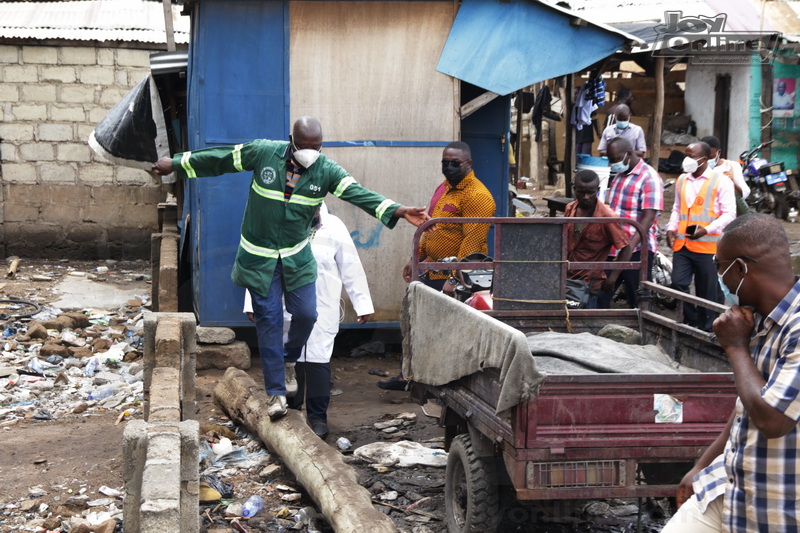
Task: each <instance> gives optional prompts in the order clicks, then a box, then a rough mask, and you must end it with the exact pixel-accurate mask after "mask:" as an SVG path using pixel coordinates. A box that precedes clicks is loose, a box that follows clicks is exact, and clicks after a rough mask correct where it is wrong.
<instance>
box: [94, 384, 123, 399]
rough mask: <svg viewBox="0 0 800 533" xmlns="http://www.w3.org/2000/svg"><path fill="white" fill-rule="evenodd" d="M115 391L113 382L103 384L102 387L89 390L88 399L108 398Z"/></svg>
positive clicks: (115, 387)
mask: <svg viewBox="0 0 800 533" xmlns="http://www.w3.org/2000/svg"><path fill="white" fill-rule="evenodd" d="M115 392H117V386H116V385H114V384H108V385H103V386H102V387H98V388H96V389H94V390H92V391H89V399H90V400H102V399H103V398H108V397H109V396H112V395H113V394H114V393H115Z"/></svg>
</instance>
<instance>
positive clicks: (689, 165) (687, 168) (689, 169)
mask: <svg viewBox="0 0 800 533" xmlns="http://www.w3.org/2000/svg"><path fill="white" fill-rule="evenodd" d="M700 159H702V157H701V158H700ZM699 166H700V164H699V163H698V162H697V159H692V158H691V157H689V156H686V157H684V158H683V163H681V168H683V171H684V172H686V173H687V174H694V172H695V171H696V170H697V167H699Z"/></svg>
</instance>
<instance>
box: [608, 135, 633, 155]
mask: <svg viewBox="0 0 800 533" xmlns="http://www.w3.org/2000/svg"><path fill="white" fill-rule="evenodd" d="M611 146H616V147H617V148H619V149H620V150H622V151H623V152H632V151H633V145H632V144H631V142H630V141H629V140H628V139H626V138H625V137H614V138H613V139H611V140H610V141H608V148H611Z"/></svg>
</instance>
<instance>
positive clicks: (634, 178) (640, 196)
mask: <svg viewBox="0 0 800 533" xmlns="http://www.w3.org/2000/svg"><path fill="white" fill-rule="evenodd" d="M608 161H609V163H610V164H611V171H612V172H616V174H617V175H616V177H615V178H614V181H613V182H612V184H611V189H610V190H609V193H608V206H609V207H610V208H611V209H612V210H614V211H616V213H617V214H618V215H619V216H621V217H624V218H629V219H631V220H635V221H637V222H638V223H639V224H641V225H642V226H643V227H644V228H645V229H647V279H648V280H650V281H652V279H653V276H652V272H653V257H654V255H655V251H656V249H657V247H658V242H657V235H656V232H657V229H658V228H657V224H656V216H658V212H659V211H661V210H662V209H664V182H663V181H662V180H661V176H659V175H658V172H656V169H654V168H653V167H651V166H650V165H648V164H647V163H645V162H644V160H643V159H642V158H641V157H639V155H638V154H637V153H636V151H635V150H634V149H633V146H632V145H631V143H630V141H628V140H627V139H623V138H622V137H617V138H615V139H612V140H611V142H610V143H609V144H608ZM623 227H624V228H625V229H626V230H627V231H628V235H629V236H630V242H631V248H632V249H633V251H634V253H633V255H632V256H631V261H640V260H641V256H642V245H641V236H640V235H639V232H638V231H636V229H635V228H634V227H633V226H631V225H630V224H623ZM613 253H614V256H612V257H610V258H609V259H611V260H613V259H614V257H615V256H616V254H617V253H619V250H614V252H613ZM620 283H625V294H626V295H627V297H628V303H629V304H630V306H631V307H634V308H636V307H638V306H639V299H638V291H639V271H638V270H623V271H622V273H621V274H620V275H619V277H618V278H617V283H616V284H615V286H614V289H613V290H612V291H611V292H603V293H601V294H600V296H599V297H598V300H597V305H598V307H599V308H600V309H608V308H609V307H611V297H612V295H613V294H614V291H615V290H616V288H617V287H619V285H620Z"/></svg>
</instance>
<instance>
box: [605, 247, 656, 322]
mask: <svg viewBox="0 0 800 533" xmlns="http://www.w3.org/2000/svg"><path fill="white" fill-rule="evenodd" d="M655 256H656V254H655V252H653V251H652V250H648V251H647V281H653V260H654V259H655ZM641 257H642V251H641V250H637V251H636V252H633V254H632V255H631V259H630V260H631V261H639V260H640V258H641ZM608 259H609V261H613V260H614V258H613V257H609V258H608ZM611 272H612V271H611V270H606V276H608V275H610V274H611ZM623 283H624V284H625V296H626V297H627V298H628V305H629V306H630V307H632V308H634V309H636V308H638V307H639V270H638V269H637V270H623V271H622V272H620V274H619V277H618V278H617V283H616V284H615V285H614V289H613V290H612V291H611V292H602V291H601V292H600V294H599V295H598V297H597V308H598V309H610V308H611V298H612V297H613V296H614V293H615V292H616V291H617V288H618V287H619V286H620V285H622V284H623Z"/></svg>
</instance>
